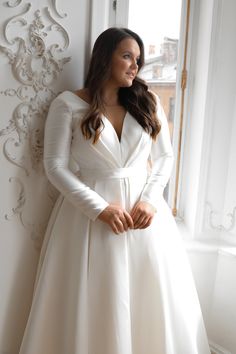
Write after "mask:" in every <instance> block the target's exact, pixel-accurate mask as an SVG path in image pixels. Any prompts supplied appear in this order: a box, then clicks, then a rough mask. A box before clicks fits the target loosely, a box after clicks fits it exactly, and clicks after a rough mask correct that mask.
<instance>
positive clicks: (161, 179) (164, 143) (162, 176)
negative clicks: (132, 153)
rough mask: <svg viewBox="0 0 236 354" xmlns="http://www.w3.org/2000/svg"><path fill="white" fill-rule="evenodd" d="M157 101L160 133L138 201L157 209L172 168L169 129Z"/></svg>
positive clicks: (153, 143) (154, 144) (153, 146)
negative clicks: (149, 170) (148, 173)
mask: <svg viewBox="0 0 236 354" xmlns="http://www.w3.org/2000/svg"><path fill="white" fill-rule="evenodd" d="M156 100H157V116H158V119H159V120H160V122H161V131H160V132H159V134H158V136H157V138H156V140H155V141H153V142H152V149H151V156H150V157H151V165H152V167H151V173H150V176H149V178H148V180H147V183H146V185H145V187H144V189H143V192H142V195H141V198H140V200H142V201H146V202H149V203H150V204H152V205H153V206H155V207H156V208H158V201H159V200H160V197H161V196H162V194H163V191H164V188H165V186H166V185H167V182H168V181H169V178H170V175H171V170H172V166H173V150H172V145H171V141H170V134H169V127H168V123H167V119H166V116H165V112H164V110H163V107H162V106H161V104H160V100H159V98H158V97H157V96H156Z"/></svg>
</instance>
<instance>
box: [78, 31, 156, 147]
mask: <svg viewBox="0 0 236 354" xmlns="http://www.w3.org/2000/svg"><path fill="white" fill-rule="evenodd" d="M126 38H132V39H134V40H135V41H136V42H137V43H138V46H139V49H140V58H139V60H138V63H137V64H138V72H139V71H140V69H141V68H142V67H143V65H144V45H143V41H142V40H141V38H140V37H139V36H138V35H137V34H136V33H135V32H133V31H131V30H129V29H127V28H116V27H112V28H109V29H107V30H106V31H104V32H102V33H101V34H100V36H99V37H98V38H97V40H96V42H95V44H94V47H93V51H92V57H91V61H90V65H89V70H88V74H87V77H86V80H85V85H84V86H85V88H87V89H88V92H89V95H90V99H91V104H90V108H89V110H88V111H87V113H86V115H85V116H84V118H83V120H82V123H81V129H82V133H83V135H84V136H85V138H86V139H91V138H92V137H93V143H96V141H97V140H98V138H99V135H100V133H101V130H102V129H103V127H104V124H103V121H102V118H101V112H104V102H103V99H102V88H103V86H104V84H105V83H106V81H108V80H109V78H110V72H111V59H112V54H113V52H114V51H115V49H116V48H117V45H118V44H119V43H120V42H121V41H122V40H123V39H126ZM118 99H119V103H120V104H121V105H122V106H123V107H124V108H125V109H126V110H127V111H128V112H129V113H130V114H131V115H132V116H133V117H134V118H135V119H136V121H137V122H138V123H139V124H140V125H141V126H142V127H143V129H144V130H145V131H146V132H147V133H148V134H150V136H151V137H152V138H153V139H155V138H156V136H157V134H158V133H159V131H160V129H161V125H160V122H159V120H158V118H157V113H156V111H157V109H156V106H157V103H156V99H155V97H154V95H153V94H152V93H151V92H149V91H148V86H147V84H146V83H145V81H144V80H142V79H141V78H139V77H137V76H136V77H135V79H134V80H133V83H132V86H130V87H121V88H120V89H119V91H118Z"/></svg>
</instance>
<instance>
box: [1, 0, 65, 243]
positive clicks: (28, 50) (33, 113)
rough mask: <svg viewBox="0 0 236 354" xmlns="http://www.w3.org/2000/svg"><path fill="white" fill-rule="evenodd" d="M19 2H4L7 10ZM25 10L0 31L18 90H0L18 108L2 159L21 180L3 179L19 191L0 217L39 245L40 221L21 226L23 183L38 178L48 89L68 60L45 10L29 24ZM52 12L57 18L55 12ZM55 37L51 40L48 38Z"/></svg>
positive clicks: (28, 7) (58, 26)
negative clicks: (13, 222) (15, 220)
mask: <svg viewBox="0 0 236 354" xmlns="http://www.w3.org/2000/svg"><path fill="white" fill-rule="evenodd" d="M20 3H21V1H20V0H15V1H13V0H12V1H8V3H7V5H8V7H9V11H11V9H10V8H12V7H17V6H18V5H19V4H20ZM53 6H54V8H55V9H57V6H56V1H53ZM31 8H32V6H31V4H30V3H27V4H26V5H25V7H24V9H23V10H21V11H19V14H18V15H15V16H13V17H10V18H9V19H8V20H7V21H6V24H5V26H4V29H3V34H4V38H5V41H6V45H0V51H1V52H2V53H3V54H5V56H6V57H7V58H8V61H9V65H10V67H11V71H12V75H13V77H14V78H15V80H16V82H17V83H18V87H14V88H5V89H2V90H1V91H0V95H3V96H5V97H6V100H7V99H12V98H14V99H17V100H19V103H18V104H17V105H16V107H15V108H14V110H13V113H12V116H11V117H10V119H9V121H8V123H7V125H6V126H5V127H3V128H2V129H1V130H0V138H2V139H5V140H4V142H3V154H4V156H5V158H6V159H7V161H8V162H9V163H11V164H12V165H14V166H16V167H17V168H20V169H21V171H23V172H24V175H25V177H24V178H19V177H17V178H14V177H11V178H10V179H9V182H10V183H12V182H13V181H14V182H15V183H17V184H18V185H19V188H20V192H19V195H18V197H17V198H18V199H17V201H16V206H15V207H14V208H12V212H11V214H6V216H5V219H6V220H10V219H11V218H12V217H13V216H18V217H19V219H20V221H21V224H22V225H23V226H24V227H25V228H26V229H27V230H30V233H31V238H32V239H34V240H39V239H40V236H39V235H40V234H42V232H44V230H45V222H40V221H38V220H37V221H36V223H31V222H27V215H26V212H24V210H25V207H26V195H27V193H26V190H27V183H26V180H25V179H29V178H31V176H32V175H33V173H34V174H35V172H36V174H41V175H42V176H43V175H44V171H43V164H42V156H43V135H44V123H45V118H46V115H47V111H48V107H49V105H50V103H51V101H52V99H53V98H55V97H56V95H57V94H56V92H54V90H53V84H54V82H55V81H56V80H57V79H58V77H59V75H60V74H61V72H62V71H63V68H64V65H65V64H66V63H68V62H69V61H70V59H71V58H70V57H67V56H65V51H66V49H67V48H68V46H69V43H70V41H69V35H68V33H67V31H66V29H65V28H64V27H63V26H62V25H61V24H60V23H59V22H58V21H56V20H55V19H54V18H53V16H52V15H51V12H50V10H49V8H45V9H44V10H45V11H43V12H42V11H41V10H40V9H37V10H36V11H35V12H34V13H33V14H32V15H33V19H32V21H30V20H26V19H25V15H26V14H27V18H28V13H29V12H30V10H31ZM56 12H57V13H58V16H59V12H58V10H57V11H56ZM42 14H44V16H45V19H44V20H45V21H47V26H46V25H45V23H44V20H43V17H42ZM30 15H31V14H30ZM59 17H61V18H62V17H65V16H64V15H60V16H59ZM48 22H49V25H48ZM19 24H20V25H21V26H24V31H22V32H21V37H20V36H19V35H18V34H17V35H15V36H14V35H13V33H15V32H16V30H15V28H18V27H14V26H19ZM14 30H15V31H14ZM55 33H57V36H53V37H52V35H54V34H55ZM58 34H59V36H58ZM52 39H53V40H54V41H52ZM32 178H33V177H32ZM47 191H49V189H48V188H47ZM47 191H45V194H46V193H47ZM28 197H29V196H28ZM47 197H48V199H49V200H50V201H51V200H53V197H54V196H53V193H51V191H50V194H48V195H47ZM54 200H55V199H54ZM50 204H51V202H50ZM41 236H42V235H41Z"/></svg>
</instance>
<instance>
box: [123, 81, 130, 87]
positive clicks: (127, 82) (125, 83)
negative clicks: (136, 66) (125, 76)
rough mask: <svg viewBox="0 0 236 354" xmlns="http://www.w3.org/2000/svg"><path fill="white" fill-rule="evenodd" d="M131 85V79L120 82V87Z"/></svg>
mask: <svg viewBox="0 0 236 354" xmlns="http://www.w3.org/2000/svg"><path fill="white" fill-rule="evenodd" d="M132 85H133V80H132V81H131V80H129V81H125V82H123V83H122V84H121V87H131V86H132Z"/></svg>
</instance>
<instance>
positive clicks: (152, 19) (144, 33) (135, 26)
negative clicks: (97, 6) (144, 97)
mask: <svg viewBox="0 0 236 354" xmlns="http://www.w3.org/2000/svg"><path fill="white" fill-rule="evenodd" d="M181 6H182V0H145V1H141V0H129V20H128V27H129V28H130V29H131V30H133V31H135V32H137V33H138V34H139V35H140V36H141V38H142V39H143V41H144V46H145V58H146V60H145V61H146V65H145V67H144V68H143V70H142V72H141V73H140V76H141V77H143V79H145V80H146V81H147V83H148V86H149V88H150V89H151V90H152V91H154V92H156V93H157V94H158V96H159V97H160V99H161V103H162V105H163V108H164V110H165V113H166V116H167V118H168V121H169V127H170V133H171V136H172V132H173V125H174V112H175V91H176V69H177V55H178V42H179V32H180V17H181Z"/></svg>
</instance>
